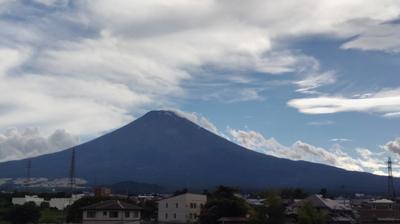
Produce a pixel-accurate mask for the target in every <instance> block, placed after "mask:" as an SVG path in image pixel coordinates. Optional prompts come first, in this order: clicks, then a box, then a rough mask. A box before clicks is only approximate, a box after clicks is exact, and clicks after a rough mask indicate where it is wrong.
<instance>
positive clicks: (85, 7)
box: [0, 0, 400, 175]
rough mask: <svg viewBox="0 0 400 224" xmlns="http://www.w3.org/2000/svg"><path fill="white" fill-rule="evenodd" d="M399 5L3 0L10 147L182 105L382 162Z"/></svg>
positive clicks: (396, 145)
mask: <svg viewBox="0 0 400 224" xmlns="http://www.w3.org/2000/svg"><path fill="white" fill-rule="evenodd" d="M399 15H400V3H398V2H397V1H390V0H382V1H361V0H351V1H350V0H343V1H330V0H326V1H324V0H320V1H315V0H314V1H312V0H299V1H289V0H288V1H279V2H276V1H268V0H267V1H265V0H249V1H239V0H238V1H236V0H229V1H227V0H205V1H196V0H185V1H182V0H170V1H168V2H166V1H159V0H148V1H134V0H132V1H125V0H114V1H108V0H91V1H89V0H88V1H84V0H83V1H79V2H77V1H69V0H34V1H24V0H19V1H11V0H0V25H1V27H2V29H1V30H0V161H6V160H13V159H20V158H25V157H29V156H37V155H40V154H44V153H49V152H54V151H57V150H61V149H63V148H67V147H70V146H73V145H75V144H78V143H79V142H84V141H87V140H90V139H92V138H95V137H98V136H100V135H102V134H104V133H107V132H109V131H111V130H113V129H115V128H118V127H120V126H122V125H125V124H127V123H129V122H131V121H133V120H134V119H136V118H138V117H140V116H141V115H143V114H144V113H146V112H147V111H149V110H154V109H173V110H176V111H178V112H177V113H180V114H181V115H183V116H186V117H187V118H189V119H191V120H193V121H194V122H196V123H198V124H199V125H202V126H203V127H205V128H208V129H209V130H211V131H213V132H215V133H216V134H219V135H221V136H223V137H225V138H228V139H229V140H231V141H234V142H236V143H238V144H241V145H243V146H246V147H248V148H249V149H251V150H256V151H258V152H261V153H266V154H269V155H274V156H278V157H283V158H288V159H294V160H307V161H312V162H318V163H324V164H328V165H332V166H337V167H341V168H344V169H349V170H358V171H366V172H372V173H376V174H384V173H385V164H384V161H385V160H386V159H387V157H388V156H391V157H393V160H394V161H395V163H398V162H400V131H399V128H398V126H399V124H400V122H399V121H400V77H399V74H398V71H399V70H400V69H399V68H400V60H399V59H400V41H399V40H400V32H399V30H400V29H399V28H400V27H399V26H400V24H399V22H398V21H400V20H399V18H400V17H399ZM399 168H400V166H398V165H395V171H396V172H395V174H396V175H397V174H400V172H398V171H400V170H399Z"/></svg>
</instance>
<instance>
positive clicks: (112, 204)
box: [82, 200, 141, 210]
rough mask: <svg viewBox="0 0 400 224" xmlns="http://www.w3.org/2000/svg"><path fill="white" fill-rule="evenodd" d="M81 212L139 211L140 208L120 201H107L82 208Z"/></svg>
mask: <svg viewBox="0 0 400 224" xmlns="http://www.w3.org/2000/svg"><path fill="white" fill-rule="evenodd" d="M82 210H141V208H140V207H139V206H136V205H133V204H129V203H126V202H123V201H120V200H108V201H102V202H99V203H96V204H93V205H89V206H86V207H83V208H82Z"/></svg>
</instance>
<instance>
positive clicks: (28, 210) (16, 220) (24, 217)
mask: <svg viewBox="0 0 400 224" xmlns="http://www.w3.org/2000/svg"><path fill="white" fill-rule="evenodd" d="M3 218H4V220H6V221H8V222H10V223H12V224H26V223H37V222H38V221H39V219H40V209H39V208H38V207H37V206H36V205H35V204H34V203H26V204H24V205H18V206H13V207H11V208H10V209H9V210H8V211H7V212H6V213H5V214H4V217H3Z"/></svg>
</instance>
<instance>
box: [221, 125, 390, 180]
mask: <svg viewBox="0 0 400 224" xmlns="http://www.w3.org/2000/svg"><path fill="white" fill-rule="evenodd" d="M228 132H229V134H230V136H232V139H233V141H234V142H236V143H238V144H239V145H242V146H243V147H246V148H248V149H251V150H254V151H257V152H260V153H264V154H267V155H272V156H277V157H281V158H286V159H292V160H305V161H310V162H316V163H323V164H327V165H331V166H336V167H339V168H342V169H346V170H354V171H364V172H371V173H375V172H379V173H380V172H384V171H385V167H386V165H385V159H386V157H385V155H384V153H373V152H371V151H370V150H368V149H361V148H359V149H356V153H357V154H356V156H351V155H349V154H348V153H346V152H344V149H343V148H342V146H340V145H337V144H335V145H333V146H332V148H330V149H325V148H322V147H317V146H314V145H311V144H307V143H305V142H302V141H296V142H295V143H294V144H293V145H291V146H284V145H282V144H280V143H279V142H278V141H277V140H276V139H274V138H265V137H264V136H263V135H262V134H261V133H259V132H255V131H245V130H235V129H229V130H228Z"/></svg>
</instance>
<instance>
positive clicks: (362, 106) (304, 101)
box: [288, 89, 400, 117]
mask: <svg viewBox="0 0 400 224" xmlns="http://www.w3.org/2000/svg"><path fill="white" fill-rule="evenodd" d="M288 105H289V106H291V107H294V108H296V109H298V110H299V112H301V113H305V114H333V113H339V112H368V113H371V112H372V113H378V114H381V115H383V116H386V117H393V115H395V114H397V113H399V112H400V89H391V90H382V91H380V92H376V93H373V94H370V95H368V96H364V97H358V98H355V97H354V98H346V97H340V96H321V97H315V98H301V99H293V100H290V101H289V102H288Z"/></svg>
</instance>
